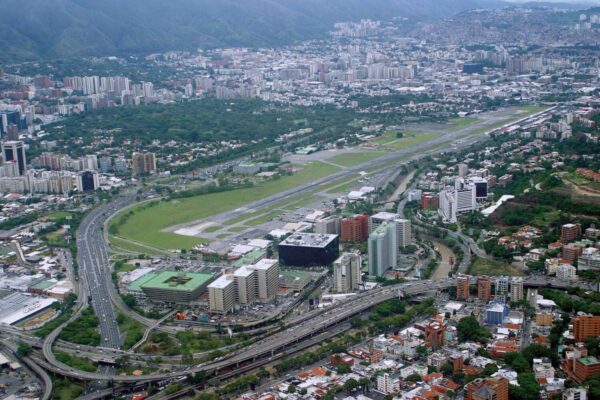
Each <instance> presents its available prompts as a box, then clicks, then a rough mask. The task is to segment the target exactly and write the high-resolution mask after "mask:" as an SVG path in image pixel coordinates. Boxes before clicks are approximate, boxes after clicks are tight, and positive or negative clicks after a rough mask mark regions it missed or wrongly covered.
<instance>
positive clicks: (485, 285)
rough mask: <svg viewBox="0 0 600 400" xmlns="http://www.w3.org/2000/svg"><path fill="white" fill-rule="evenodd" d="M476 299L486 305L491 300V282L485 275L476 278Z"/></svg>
mask: <svg viewBox="0 0 600 400" xmlns="http://www.w3.org/2000/svg"><path fill="white" fill-rule="evenodd" d="M477 298H478V299H479V300H481V301H483V302H484V303H487V302H488V301H490V299H491V298H492V280H491V279H490V277H489V276H487V275H481V276H479V277H478V278H477Z"/></svg>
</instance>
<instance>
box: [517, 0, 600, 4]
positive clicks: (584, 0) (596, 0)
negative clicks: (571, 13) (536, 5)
mask: <svg viewBox="0 0 600 400" xmlns="http://www.w3.org/2000/svg"><path fill="white" fill-rule="evenodd" d="M506 1H510V2H512V3H527V2H545V3H575V4H599V5H600V0H506Z"/></svg>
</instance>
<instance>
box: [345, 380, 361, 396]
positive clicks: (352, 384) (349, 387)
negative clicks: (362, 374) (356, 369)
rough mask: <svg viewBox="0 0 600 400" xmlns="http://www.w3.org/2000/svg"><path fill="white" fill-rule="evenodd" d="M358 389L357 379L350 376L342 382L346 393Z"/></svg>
mask: <svg viewBox="0 0 600 400" xmlns="http://www.w3.org/2000/svg"><path fill="white" fill-rule="evenodd" d="M356 389H358V381H357V380H356V379H354V378H350V379H348V380H347V381H346V383H344V390H345V391H347V392H348V393H350V392H353V391H355V390H356Z"/></svg>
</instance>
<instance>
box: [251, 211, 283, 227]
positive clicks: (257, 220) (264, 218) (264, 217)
mask: <svg viewBox="0 0 600 400" xmlns="http://www.w3.org/2000/svg"><path fill="white" fill-rule="evenodd" d="M284 212H285V211H283V210H275V211H271V212H270V213H268V214H265V215H262V216H260V217H258V218H254V219H251V220H249V221H246V222H245V223H244V224H245V225H246V226H256V225H260V224H264V223H265V222H267V221H269V220H271V219H273V218H276V217H279V216H280V215H281V214H283V213H284Z"/></svg>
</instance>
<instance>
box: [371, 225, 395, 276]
mask: <svg viewBox="0 0 600 400" xmlns="http://www.w3.org/2000/svg"><path fill="white" fill-rule="evenodd" d="M396 235H397V229H396V223H395V222H385V223H383V224H381V225H379V226H378V227H377V228H376V229H375V230H374V231H373V233H371V235H369V242H368V248H369V274H370V275H373V276H382V275H383V274H384V272H385V271H387V270H388V269H390V268H395V267H396V266H397V265H398V264H397V262H398V260H397V258H398V245H397V241H396Z"/></svg>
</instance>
